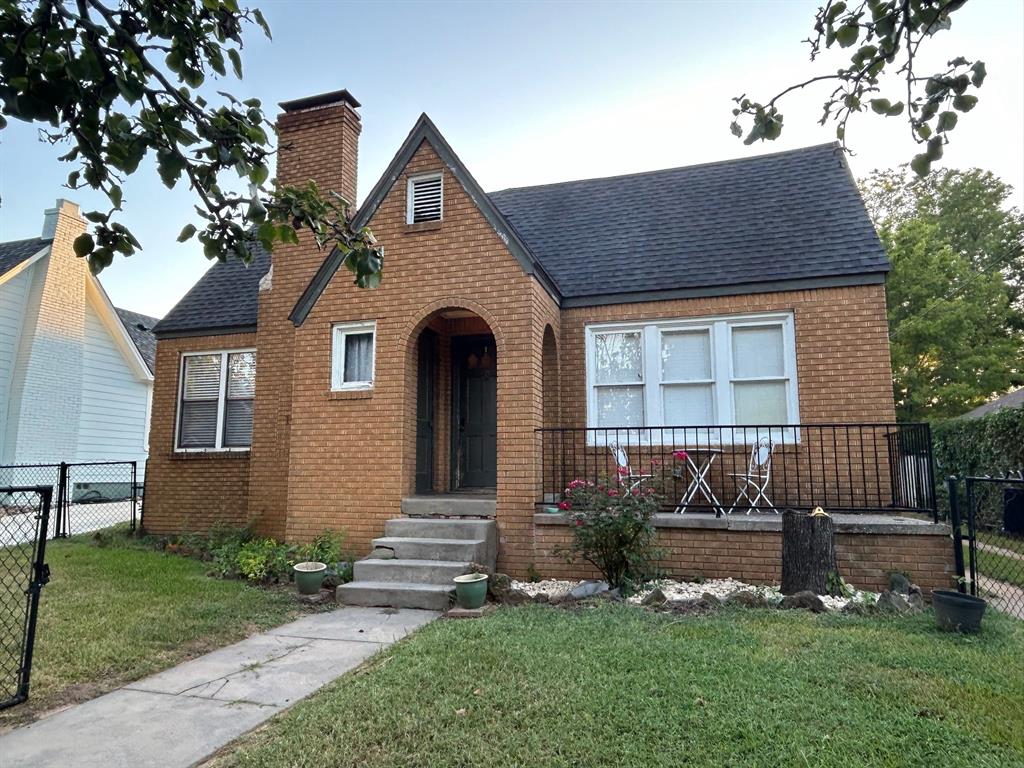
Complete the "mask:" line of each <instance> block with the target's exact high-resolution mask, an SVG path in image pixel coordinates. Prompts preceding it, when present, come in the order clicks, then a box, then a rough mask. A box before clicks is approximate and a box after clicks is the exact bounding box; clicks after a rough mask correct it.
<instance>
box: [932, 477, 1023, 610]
mask: <svg viewBox="0 0 1024 768" xmlns="http://www.w3.org/2000/svg"><path fill="white" fill-rule="evenodd" d="M947 489H948V491H949V501H950V517H951V522H952V525H953V541H954V544H953V546H954V555H955V557H956V564H957V571H958V573H959V575H960V577H961V578H960V590H961V591H962V592H966V591H968V590H969V591H970V593H971V594H972V595H978V596H980V597H984V598H985V599H986V600H988V601H989V604H990V605H992V606H993V607H994V608H996V609H997V610H1000V611H1002V612H1004V613H1008V614H1010V615H1012V616H1016V617H1018V618H1022V619H1024V474H1021V473H1020V472H1018V473H1016V476H1013V475H1004V476H1000V477H967V478H964V479H963V480H962V481H961V480H958V479H957V478H955V477H952V478H949V480H948V481H947Z"/></svg>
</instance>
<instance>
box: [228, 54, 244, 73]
mask: <svg viewBox="0 0 1024 768" xmlns="http://www.w3.org/2000/svg"><path fill="white" fill-rule="evenodd" d="M228 58H229V59H231V67H232V69H234V70H235V77H237V78H238V79H239V80H241V79H242V57H241V56H239V55H238V51H237V50H235V49H234V48H228Z"/></svg>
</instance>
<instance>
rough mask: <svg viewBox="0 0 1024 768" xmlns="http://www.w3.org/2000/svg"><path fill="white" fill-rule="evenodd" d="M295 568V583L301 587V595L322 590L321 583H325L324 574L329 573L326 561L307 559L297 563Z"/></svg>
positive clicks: (312, 593) (313, 593)
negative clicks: (318, 561)
mask: <svg viewBox="0 0 1024 768" xmlns="http://www.w3.org/2000/svg"><path fill="white" fill-rule="evenodd" d="M293 568H294V570H295V585H296V586H297V587H298V588H299V594H300V595H315V594H316V593H317V592H319V591H320V585H321V584H323V582H324V576H326V575H327V564H326V563H316V562H312V561H307V562H304V563H296V564H295V565H294V566H293Z"/></svg>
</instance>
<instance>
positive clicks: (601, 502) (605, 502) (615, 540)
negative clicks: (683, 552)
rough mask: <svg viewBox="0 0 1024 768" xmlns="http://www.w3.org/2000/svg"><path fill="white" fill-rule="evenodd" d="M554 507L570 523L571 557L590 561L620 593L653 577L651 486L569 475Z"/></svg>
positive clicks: (655, 505)
mask: <svg viewBox="0 0 1024 768" xmlns="http://www.w3.org/2000/svg"><path fill="white" fill-rule="evenodd" d="M558 506H559V509H561V510H562V511H564V512H565V513H566V514H567V515H568V516H569V520H570V524H571V528H572V534H573V540H572V544H571V545H570V547H569V551H568V553H567V554H568V556H569V559H570V560H573V559H576V558H580V559H582V560H584V561H586V562H588V563H590V564H591V565H593V566H594V567H595V568H597V570H599V571H600V572H601V575H602V576H603V577H604V579H605V581H607V582H608V586H609V587H611V588H612V589H616V588H618V589H621V590H622V591H623V592H624V593H629V592H631V591H633V590H635V589H636V588H637V587H639V586H640V585H641V584H643V583H644V582H647V581H649V580H651V579H653V578H655V577H656V576H657V568H656V565H655V563H656V561H657V560H658V558H659V554H660V553H659V552H658V550H657V549H656V548H655V546H654V537H655V530H654V523H653V518H654V515H655V513H656V512H657V511H658V508H659V506H660V501H659V499H658V495H657V493H656V492H655V491H654V489H652V488H644V487H641V486H639V485H638V486H635V487H633V488H629V487H627V486H625V485H624V484H623V483H620V482H618V481H617V480H612V481H609V482H607V483H600V482H599V483H595V482H592V481H590V480H573V481H572V482H571V483H569V486H568V487H567V488H566V489H565V498H564V500H563V501H562V502H561V503H560V504H559V505H558Z"/></svg>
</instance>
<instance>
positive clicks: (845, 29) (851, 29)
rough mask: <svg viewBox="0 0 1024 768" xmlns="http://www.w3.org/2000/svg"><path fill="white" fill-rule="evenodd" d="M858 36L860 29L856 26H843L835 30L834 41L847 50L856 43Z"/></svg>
mask: <svg viewBox="0 0 1024 768" xmlns="http://www.w3.org/2000/svg"><path fill="white" fill-rule="evenodd" d="M859 36H860V27H858V26H857V25H856V24H844V25H843V26H841V27H840V28H839V29H838V30H836V41H837V42H838V43H839V45H840V46H841V47H843V48H849V47H850V46H851V45H853V44H854V43H856V42H857V38H858V37H859Z"/></svg>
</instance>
